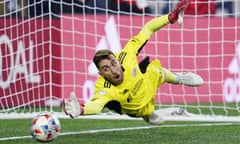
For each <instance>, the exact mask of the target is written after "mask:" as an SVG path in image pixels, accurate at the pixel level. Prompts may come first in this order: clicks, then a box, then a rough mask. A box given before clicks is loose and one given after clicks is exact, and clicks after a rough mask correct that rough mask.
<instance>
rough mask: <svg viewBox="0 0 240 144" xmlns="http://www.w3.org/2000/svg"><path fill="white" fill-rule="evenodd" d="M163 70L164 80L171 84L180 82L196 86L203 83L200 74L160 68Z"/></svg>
mask: <svg viewBox="0 0 240 144" xmlns="http://www.w3.org/2000/svg"><path fill="white" fill-rule="evenodd" d="M161 70H162V71H163V72H164V77H165V82H166V83H172V84H181V85H186V86H192V87H197V86H201V85H203V79H202V77H201V76H200V75H198V74H195V73H192V72H175V73H173V72H170V71H169V70H167V69H165V68H161Z"/></svg>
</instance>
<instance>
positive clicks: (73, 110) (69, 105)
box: [63, 92, 81, 118]
mask: <svg viewBox="0 0 240 144" xmlns="http://www.w3.org/2000/svg"><path fill="white" fill-rule="evenodd" d="M63 111H64V112H65V114H66V115H69V116H70V117H71V118H75V117H78V116H79V115H80V114H81V106H80V104H79V102H78V99H77V96H76V94H75V92H71V94H70V100H66V99H63Z"/></svg>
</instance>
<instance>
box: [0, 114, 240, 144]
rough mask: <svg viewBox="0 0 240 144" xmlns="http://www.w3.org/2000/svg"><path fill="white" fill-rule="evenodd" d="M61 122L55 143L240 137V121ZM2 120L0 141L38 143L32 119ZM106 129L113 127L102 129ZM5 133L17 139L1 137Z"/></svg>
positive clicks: (231, 143)
mask: <svg viewBox="0 0 240 144" xmlns="http://www.w3.org/2000/svg"><path fill="white" fill-rule="evenodd" d="M60 122H61V127H62V128H61V129H62V132H61V135H60V136H59V137H57V138H56V139H55V140H54V141H52V142H50V143H52V144H208V143H211V144H239V141H240V136H239V129H240V125H239V124H227V123H226V124H224V123H222V124H221V123H212V124H213V125H211V126H209V125H208V124H211V123H200V122H165V123H164V124H163V125H160V126H159V127H152V128H146V129H132V130H122V131H120V130H119V128H129V127H131V128H132V127H148V126H151V125H149V124H147V123H145V122H144V121H142V120H96V119H60ZM0 123H1V124H0V140H1V141H0V143H1V144H26V143H27V144H31V143H33V144H34V143H37V142H36V141H35V140H33V139H32V138H31V137H30V133H29V131H30V124H31V119H12V120H0ZM201 124H202V125H201ZM205 124H206V125H205ZM105 129H111V131H105V132H104V131H102V130H105ZM90 130H99V131H98V132H96V131H93V132H91V131H90ZM25 136H27V137H25ZM6 137H7V138H10V137H12V138H14V137H17V138H18V139H11V140H2V139H3V138H6ZM21 137H22V138H21Z"/></svg>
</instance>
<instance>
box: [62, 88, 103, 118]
mask: <svg viewBox="0 0 240 144" xmlns="http://www.w3.org/2000/svg"><path fill="white" fill-rule="evenodd" d="M105 103H106V102H105V101H104V100H102V99H95V100H93V101H90V102H88V103H86V104H85V105H83V106H81V105H80V104H79V102H78V99H77V97H76V94H75V93H74V92H72V93H71V94H70V100H69V101H67V100H63V110H64V112H65V114H66V115H69V116H70V117H71V118H75V117H78V116H80V115H93V114H98V113H100V112H101V111H102V109H103V108H104V105H105Z"/></svg>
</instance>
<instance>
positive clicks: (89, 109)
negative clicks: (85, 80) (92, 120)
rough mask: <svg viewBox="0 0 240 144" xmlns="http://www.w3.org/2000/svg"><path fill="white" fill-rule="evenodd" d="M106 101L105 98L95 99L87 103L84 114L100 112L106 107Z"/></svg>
mask: <svg viewBox="0 0 240 144" xmlns="http://www.w3.org/2000/svg"><path fill="white" fill-rule="evenodd" d="M105 104H106V101H105V100H104V99H100V98H98V99H94V100H91V101H90V102H88V103H86V104H85V105H84V108H83V115H91V114H98V113H100V112H101V111H102V109H103V108H104V105H105Z"/></svg>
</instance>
